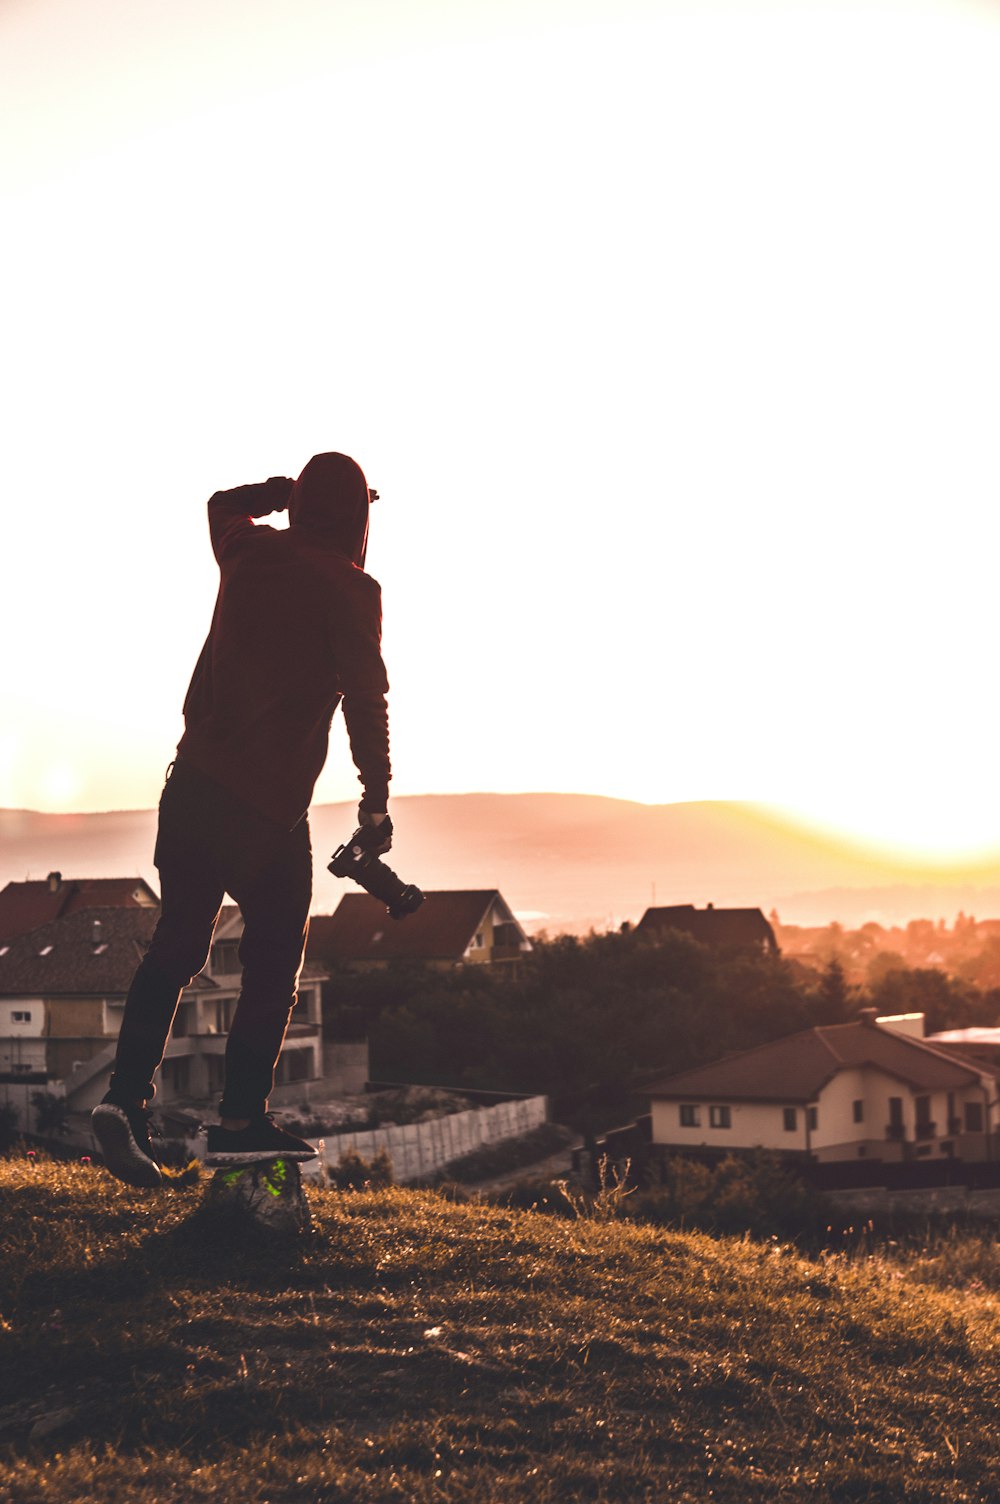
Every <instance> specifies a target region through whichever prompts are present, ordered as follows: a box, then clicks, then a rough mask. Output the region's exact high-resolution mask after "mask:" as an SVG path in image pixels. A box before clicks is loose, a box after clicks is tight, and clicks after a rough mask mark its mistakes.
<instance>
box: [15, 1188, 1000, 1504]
mask: <svg viewBox="0 0 1000 1504" xmlns="http://www.w3.org/2000/svg"><path fill="white" fill-rule="evenodd" d="M309 1194H310V1200H311V1204H312V1208H313V1214H314V1218H315V1221H316V1224H317V1231H316V1233H315V1235H314V1236H313V1237H311V1238H308V1239H304V1240H301V1241H299V1242H295V1243H292V1244H274V1243H271V1244H269V1243H267V1242H256V1241H254V1242H251V1243H243V1244H242V1245H239V1246H233V1244H232V1241H231V1239H232V1234H231V1233H228V1232H227V1231H226V1230H225V1228H224V1227H223V1226H222V1225H221V1224H214V1223H213V1222H212V1221H211V1220H210V1219H209V1218H207V1217H206V1215H205V1214H204V1212H203V1211H202V1210H201V1199H202V1190H201V1189H200V1188H199V1187H198V1186H197V1185H193V1186H192V1185H188V1186H178V1187H175V1188H170V1189H164V1190H162V1191H159V1192H156V1193H141V1192H135V1191H131V1190H129V1189H127V1188H126V1187H123V1186H119V1185H118V1184H117V1183H115V1182H113V1181H112V1180H110V1179H109V1178H107V1177H106V1176H104V1175H103V1173H102V1172H101V1171H99V1170H97V1169H94V1168H92V1167H90V1166H85V1165H66V1164H63V1165H58V1164H44V1163H43V1164H39V1165H36V1166H32V1165H30V1164H29V1163H27V1162H26V1161H24V1160H10V1161H6V1162H0V1197H2V1211H3V1266H2V1267H3V1284H2V1288H0V1312H2V1324H0V1359H2V1370H0V1372H2V1382H3V1393H4V1394H5V1396H7V1397H8V1400H7V1402H6V1403H5V1405H4V1408H3V1409H2V1410H0V1479H2V1482H0V1499H2V1500H4V1501H9V1504H29V1501H30V1504H56V1501H58V1504H67V1501H73V1504H91V1501H93V1504H98V1501H99V1504H112V1501H115V1504H117V1501H120V1500H124V1499H128V1500H129V1501H130V1504H154V1501H155V1504H181V1501H183V1504H191V1501H211V1504H223V1501H225V1504H231V1501H236V1500H238V1501H240V1504H265V1501H267V1504H291V1501H296V1504H298V1501H308V1504H334V1501H336V1504H340V1501H343V1504H368V1501H382V1500H405V1501H410V1500H412V1501H417V1504H424V1501H427V1504H430V1501H454V1504H497V1501H504V1504H506V1501H521V1500H523V1501H531V1504H548V1501H553V1500H572V1501H576V1500H581V1501H605V1500H606V1501H611V1500H621V1501H628V1504H641V1501H650V1504H653V1501H655V1504H661V1501H690V1504H704V1501H706V1500H715V1501H723V1504H755V1501H761V1504H763V1501H765V1500H766V1501H768V1504H772V1501H786V1500H807V1499H808V1500H810V1501H813V1500H816V1501H820V1500H836V1501H848V1500H850V1501H878V1504H896V1501H899V1504H950V1501H955V1504H959V1501H963V1504H965V1501H968V1504H997V1501H1000V1471H998V1465H997V1460H996V1450H997V1449H996V1445H995V1434H994V1433H995V1417H996V1414H997V1407H998V1404H1000V1381H998V1377H997V1372H996V1363H995V1353H996V1348H997V1340H998V1337H1000V1322H998V1312H1000V1304H998V1298H997V1296H996V1294H994V1293H993V1290H992V1289H990V1288H986V1287H985V1283H984V1282H983V1281H982V1280H980V1281H979V1288H978V1289H977V1290H976V1291H975V1293H972V1294H970V1293H969V1292H968V1291H967V1290H965V1289H963V1288H960V1287H956V1286H955V1285H954V1284H949V1282H948V1279H947V1277H946V1272H947V1271H946V1269H945V1267H944V1265H943V1264H942V1263H941V1262H940V1261H937V1262H935V1260H934V1259H933V1258H930V1257H928V1259H927V1260H925V1262H924V1264H923V1265H921V1264H919V1263H912V1262H907V1260H906V1259H904V1258H902V1257H899V1258H889V1259H880V1258H875V1257H871V1258H867V1259H858V1258H854V1259H850V1258H847V1257H843V1256H840V1255H827V1256H825V1257H823V1258H820V1259H816V1260H813V1259H808V1258H805V1257H803V1256H801V1255H800V1254H798V1253H796V1252H795V1251H794V1250H792V1249H791V1248H790V1247H787V1246H782V1245H775V1244H761V1243H753V1242H750V1241H747V1240H735V1239H729V1240H726V1239H713V1238H711V1237H708V1236H705V1235H700V1234H681V1233H672V1232H666V1231H662V1230H658V1229H654V1228H649V1227H642V1226H638V1225H635V1224H629V1223H623V1222H619V1221H606V1222H595V1221H592V1220H590V1219H586V1218H581V1219H578V1220H560V1219H556V1218H551V1217H544V1216H540V1215H537V1214H533V1213H530V1212H519V1211H514V1210H510V1209H500V1208H490V1207H485V1206H481V1205H475V1204H470V1205H453V1204H451V1203H449V1202H447V1201H445V1200H444V1199H442V1198H441V1197H438V1196H436V1195H434V1194H433V1193H432V1192H427V1191H405V1190H400V1189H391V1190H384V1191H378V1192H371V1193H346V1194H345V1193H338V1192H336V1191H333V1190H315V1191H314V1190H310V1193H309ZM986 1257H987V1255H986V1254H985V1253H984V1255H983V1258H984V1259H985V1258H986ZM956 1263H957V1266H958V1267H959V1271H960V1272H959V1275H958V1278H959V1280H961V1279H962V1278H964V1274H963V1272H962V1263H961V1259H960V1258H957V1255H956ZM970 1267H971V1266H970ZM976 1267H977V1268H978V1267H979V1265H978V1264H977V1265H976Z"/></svg>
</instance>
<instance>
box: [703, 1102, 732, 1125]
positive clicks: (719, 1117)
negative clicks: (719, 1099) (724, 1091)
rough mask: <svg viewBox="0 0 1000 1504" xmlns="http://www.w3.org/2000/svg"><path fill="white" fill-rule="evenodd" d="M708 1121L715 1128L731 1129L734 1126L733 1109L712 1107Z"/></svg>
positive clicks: (709, 1110)
mask: <svg viewBox="0 0 1000 1504" xmlns="http://www.w3.org/2000/svg"><path fill="white" fill-rule="evenodd" d="M708 1121H709V1123H710V1124H711V1126H712V1127H713V1128H731V1127H732V1126H733V1114H732V1109H731V1108H729V1107H710V1108H709V1109H708Z"/></svg>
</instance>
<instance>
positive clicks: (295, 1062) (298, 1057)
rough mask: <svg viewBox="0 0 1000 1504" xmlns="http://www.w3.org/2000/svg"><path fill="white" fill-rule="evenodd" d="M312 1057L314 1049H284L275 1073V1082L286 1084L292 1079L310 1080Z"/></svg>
mask: <svg viewBox="0 0 1000 1504" xmlns="http://www.w3.org/2000/svg"><path fill="white" fill-rule="evenodd" d="M312 1058H313V1057H312V1050H282V1052H281V1054H280V1055H279V1056H278V1065H277V1069H276V1070H275V1073H274V1079H275V1083H276V1084H277V1085H278V1086H285V1085H287V1084H288V1083H289V1082H291V1081H308V1080H309V1077H310V1074H311V1071H312Z"/></svg>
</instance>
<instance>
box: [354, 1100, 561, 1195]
mask: <svg viewBox="0 0 1000 1504" xmlns="http://www.w3.org/2000/svg"><path fill="white" fill-rule="evenodd" d="M548 1115H549V1114H548V1098H547V1097H522V1098H521V1099H520V1101H514V1102H498V1103H497V1105H496V1106H495V1107H477V1108H475V1109H474V1110H473V1111H471V1112H454V1113H451V1114H449V1116H447V1117H443V1118H433V1119H432V1120H431V1121H430V1122H429V1123H407V1124H404V1125H400V1126H397V1127H392V1128H389V1127H386V1128H370V1129H367V1130H365V1131H364V1132H362V1133H338V1134H336V1135H335V1136H333V1137H330V1138H328V1139H326V1141H325V1145H324V1157H325V1160H326V1163H327V1164H328V1165H335V1164H336V1163H337V1161H338V1160H339V1159H340V1157H341V1155H343V1154H345V1153H346V1152H347V1150H348V1149H356V1150H357V1152H358V1153H359V1154H360V1155H361V1157H362V1158H363V1159H367V1160H371V1159H372V1158H373V1157H374V1156H375V1155H376V1154H377V1153H378V1152H379V1150H380V1149H384V1150H385V1152H386V1153H387V1154H388V1156H389V1158H390V1159H391V1160H392V1168H393V1173H394V1175H395V1177H396V1179H397V1181H400V1182H401V1183H405V1182H406V1181H409V1180H422V1179H423V1178H424V1176H427V1175H433V1174H434V1173H435V1171H437V1170H441V1169H443V1168H444V1166H445V1165H447V1164H450V1163H451V1161H452V1160H453V1159H460V1158H461V1157H462V1155H463V1154H471V1153H472V1152H473V1150H474V1149H481V1148H482V1146H483V1145H484V1144H495V1143H498V1142H499V1141H500V1140H501V1139H505V1138H516V1137H517V1136H518V1135H519V1134H522V1133H530V1132H531V1130H532V1129H533V1128H539V1127H541V1125H542V1124H543V1123H544V1122H546V1121H547V1119H548Z"/></svg>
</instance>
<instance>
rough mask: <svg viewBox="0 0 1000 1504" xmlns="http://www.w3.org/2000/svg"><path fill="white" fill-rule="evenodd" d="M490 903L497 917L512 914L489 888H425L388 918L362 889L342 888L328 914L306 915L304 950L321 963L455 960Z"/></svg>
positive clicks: (374, 899) (376, 902) (459, 956)
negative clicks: (406, 910) (415, 901)
mask: <svg viewBox="0 0 1000 1504" xmlns="http://www.w3.org/2000/svg"><path fill="white" fill-rule="evenodd" d="M493 903H498V904H499V907H500V917H501V918H502V919H504V920H509V919H510V918H511V917H512V916H511V914H510V910H509V909H508V908H507V905H506V904H505V903H504V901H503V899H502V898H501V897H500V894H499V892H498V891H497V890H496V889H495V888H482V889H475V890H472V891H453V892H442V893H427V894H426V895H425V897H424V902H423V904H421V906H420V908H419V909H418V910H417V912H416V913H415V914H408V915H407V916H406V918H405V919H390V918H389V916H388V914H387V913H386V909H385V904H384V903H381V902H380V901H379V900H378V899H377V898H372V897H371V896H370V895H369V894H367V893H347V894H345V895H344V897H343V898H342V899H341V900H340V903H339V904H338V905H337V910H336V912H335V913H334V914H329V915H327V914H316V915H314V916H313V918H312V919H311V920H310V922H309V940H308V944H307V946H306V955H307V956H308V957H310V959H315V960H321V961H325V962H333V961H458V960H460V959H461V958H462V956H463V955H464V954H465V950H466V947H467V946H468V944H469V942H470V941H471V940H472V939H473V937H474V936H475V934H476V931H477V930H478V929H479V928H480V927H481V925H482V923H483V920H484V919H485V918H486V915H487V912H488V911H489V908H490V905H491V904H493Z"/></svg>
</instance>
